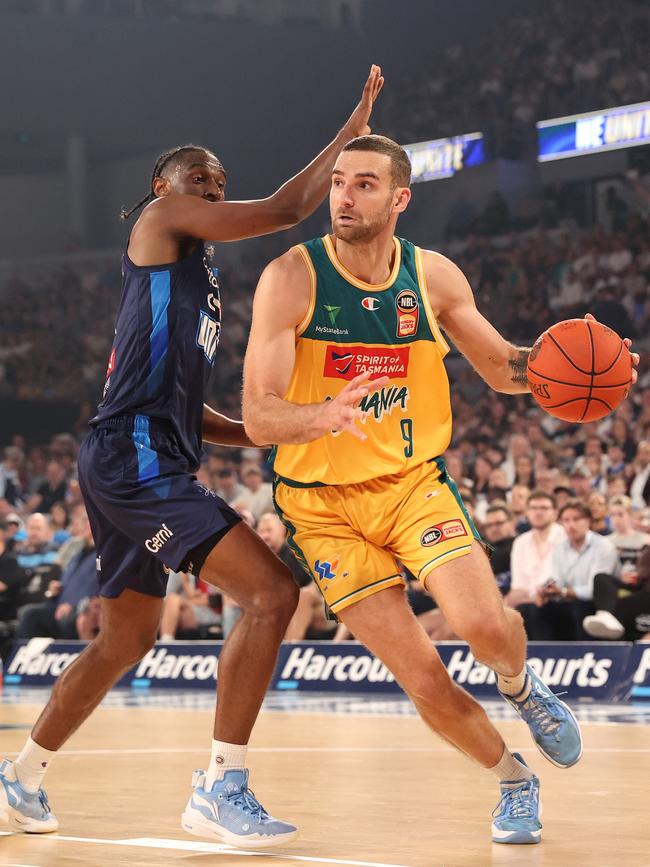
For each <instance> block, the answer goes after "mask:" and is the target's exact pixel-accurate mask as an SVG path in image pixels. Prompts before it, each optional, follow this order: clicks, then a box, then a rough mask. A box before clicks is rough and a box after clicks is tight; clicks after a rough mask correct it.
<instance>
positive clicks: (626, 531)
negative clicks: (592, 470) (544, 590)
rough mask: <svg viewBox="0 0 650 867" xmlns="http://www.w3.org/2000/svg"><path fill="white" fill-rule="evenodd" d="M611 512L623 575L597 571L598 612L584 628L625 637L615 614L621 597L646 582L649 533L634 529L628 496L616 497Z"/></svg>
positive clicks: (593, 633)
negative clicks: (642, 566)
mask: <svg viewBox="0 0 650 867" xmlns="http://www.w3.org/2000/svg"><path fill="white" fill-rule="evenodd" d="M610 514H611V522H612V528H613V532H612V534H611V536H610V537H609V541H611V542H612V543H613V544H614V545H615V546H616V550H617V552H618V557H619V561H620V563H621V570H620V575H619V577H618V578H617V577H615V576H614V575H596V577H595V579H594V607H595V609H596V613H595V614H592V615H589V616H588V617H585V619H584V621H583V626H584V629H585V632H587V633H588V634H589V635H591V636H593V637H595V638H606V639H609V640H611V641H616V640H617V639H619V638H622V637H623V634H624V632H625V627H624V626H623V624H622V623H621V622H620V621H619V620H618V619H617V617H616V616H615V612H616V610H617V603H618V601H619V597H621V596H623V597H625V596H627V595H628V594H629V593H631V592H635V591H638V590H639V589H640V587H641V585H642V584H643V580H641V579H640V578H639V561H640V559H641V553H642V551H643V549H644V548H646V547H647V546H648V545H650V535H649V534H648V533H642V532H640V531H639V530H636V529H635V527H634V522H633V520H632V504H631V500H630V498H629V497H624V496H623V497H615V498H614V499H613V500H612V501H611V503H610ZM649 589H650V588H649ZM620 591H623V593H621V592H620ZM649 610H650V609H649ZM630 640H634V639H630Z"/></svg>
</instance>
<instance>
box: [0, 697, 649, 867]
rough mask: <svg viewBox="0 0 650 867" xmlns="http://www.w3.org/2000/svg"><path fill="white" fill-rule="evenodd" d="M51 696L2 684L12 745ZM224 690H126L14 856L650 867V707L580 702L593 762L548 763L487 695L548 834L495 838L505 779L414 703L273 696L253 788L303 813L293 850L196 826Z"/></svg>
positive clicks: (0, 717) (227, 865) (63, 763)
mask: <svg viewBox="0 0 650 867" xmlns="http://www.w3.org/2000/svg"><path fill="white" fill-rule="evenodd" d="M46 695H47V693H46V692H45V691H43V690H34V689H31V690H29V689H24V688H23V689H13V688H12V689H5V692H4V694H3V695H2V697H1V698H0V754H8V755H12V754H15V753H16V752H17V751H18V750H19V749H20V748H21V746H22V744H23V742H24V739H25V737H26V736H27V734H28V732H29V729H30V726H31V723H32V721H33V720H34V719H35V717H36V715H37V713H38V711H39V709H40V707H41V706H42V704H43V702H44V700H45V698H46ZM211 703H212V698H211V696H210V694H208V693H207V692H206V693H200V694H197V693H196V692H193V693H190V692H186V693H179V692H173V693H172V692H166V693H163V694H161V693H160V692H158V693H151V694H147V695H142V694H138V693H133V692H128V691H125V692H121V691H114V692H113V693H111V694H110V695H109V697H108V698H107V700H106V701H105V702H104V704H103V705H102V706H101V707H100V708H99V709H98V710H97V711H96V712H95V714H94V715H93V716H92V717H91V719H90V720H89V721H88V722H87V723H86V724H85V725H84V726H83V727H82V728H81V729H80V731H79V732H78V733H77V734H76V735H75V736H74V737H73V738H72V739H71V740H70V741H69V743H68V744H67V745H66V747H65V748H64V750H63V751H62V752H61V753H60V754H59V755H58V756H57V758H56V760H55V761H54V762H53V764H52V767H51V769H50V771H49V772H48V777H47V785H46V788H47V790H48V794H49V797H50V802H51V804H52V806H53V809H54V810H55V812H56V814H57V815H58V817H59V820H60V822H61V829H60V831H59V832H58V833H56V834H51V835H42V836H37V835H30V836H28V835H24V834H12V833H9V832H7V831H6V826H5V827H4V828H0V832H2V834H1V835H0V864H1V865H5V867H10V865H13V867H68V865H77V867H95V865H97V867H100V865H101V867H103V865H111V867H113V865H148V867H152V865H156V867H162V865H169V867H180V865H187V867H213V865H220V867H241V865H255V867H262V865H264V864H268V865H269V867H285V865H286V867H299V865H309V864H314V865H344V867H345V865H350V867H470V865H472V867H473V865H498V867H519V865H526V867H528V865H532V867H538V865H539V867H541V865H544V867H570V865H580V867H619V865H621V867H623V865H624V867H650V704H647V705H645V706H643V705H637V706H618V707H617V706H610V707H605V706H594V705H591V706H587V707H584V706H583V707H580V708H578V711H577V713H578V715H579V717H580V719H581V724H582V729H583V736H584V741H585V753H584V756H583V758H582V760H581V762H580V763H579V764H578V765H577V766H576V767H574V768H572V769H569V770H564V771H563V770H559V769H557V768H555V767H553V766H552V765H550V764H549V763H548V762H546V760H545V759H544V758H543V757H542V756H541V755H540V754H539V753H538V752H537V750H536V749H535V748H534V747H533V745H532V742H531V740H530V737H529V735H528V731H527V729H526V727H525V726H524V724H523V723H521V722H520V721H518V720H517V719H515V718H514V715H513V713H512V711H511V709H510V708H509V707H507V706H506V705H505V704H504V703H502V702H494V703H489V704H487V705H486V707H487V709H488V712H489V713H490V715H491V716H492V718H493V719H494V720H495V724H496V725H497V726H498V728H499V729H500V731H501V732H502V733H503V735H504V737H505V739H506V741H507V743H508V744H509V746H510V747H511V748H512V749H517V750H520V751H521V752H522V753H523V755H524V757H525V758H526V760H527V761H528V762H529V763H530V764H531V765H532V766H533V767H534V769H535V770H536V771H537V772H538V773H539V775H540V777H541V780H542V798H543V802H544V816H543V821H544V831H543V841H542V843H541V844H540V845H537V846H504V845H498V844H494V843H492V842H491V841H490V813H491V810H492V809H493V808H494V806H495V805H496V802H497V800H498V794H497V785H496V781H494V780H493V779H492V777H491V776H490V775H489V774H487V773H485V772H483V771H482V770H481V769H480V768H477V767H474V766H473V764H472V763H471V762H469V760H467V759H464V758H463V757H462V756H460V755H458V754H457V753H455V752H454V751H453V750H452V749H451V748H450V747H448V746H447V744H446V743H444V742H443V741H441V740H439V739H437V738H436V737H435V736H433V735H432V734H431V733H430V732H429V731H428V730H427V728H426V727H425V726H424V724H423V723H422V722H421V721H420V720H419V719H418V717H417V716H416V715H415V713H414V711H413V709H412V708H411V706H410V704H409V703H408V702H406V700H403V699H400V698H398V699H396V698H391V699H386V700H382V699H372V700H371V699H368V698H366V699H360V698H359V697H351V696H344V697H341V698H331V697H329V698H328V697H323V696H320V697H319V696H308V697H306V698H305V697H301V696H298V695H278V694H275V695H273V694H272V695H270V696H269V697H268V698H267V701H266V703H265V708H264V710H263V712H262V714H261V715H260V718H259V721H258V724H257V726H256V729H255V731H254V735H253V739H252V742H251V749H250V759H249V765H250V768H251V774H252V779H251V785H252V787H253V789H254V791H255V792H256V794H257V795H258V796H259V798H260V800H261V801H262V803H264V805H265V806H266V807H267V809H269V811H270V812H272V813H274V814H275V815H277V816H279V817H282V818H285V819H287V820H291V821H294V822H296V824H298V825H299V826H300V829H301V833H300V837H299V838H298V840H296V841H295V842H294V843H293V844H291V845H290V846H287V847H285V848H284V849H281V850H277V849H275V850H262V851H259V852H238V851H237V850H234V849H231V848H229V847H226V846H220V845H219V844H217V843H212V842H210V841H208V840H205V841H203V840H200V839H199V838H196V837H190V836H189V835H187V834H185V833H184V832H183V831H182V830H181V829H180V826H179V816H180V813H181V811H182V809H183V807H184V805H185V801H186V799H187V797H188V795H189V792H190V779H191V773H192V771H193V769H195V768H197V767H201V766H202V763H204V762H205V759H206V757H207V755H208V748H209V741H210V732H211V719H212V711H211Z"/></svg>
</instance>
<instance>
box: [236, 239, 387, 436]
mask: <svg viewBox="0 0 650 867" xmlns="http://www.w3.org/2000/svg"><path fill="white" fill-rule="evenodd" d="M309 300H310V281H309V273H308V272H307V269H306V267H305V263H304V261H303V260H302V257H301V256H300V254H299V253H298V252H297V251H295V250H289V252H288V253H285V254H284V255H283V256H281V257H280V258H279V259H275V260H274V261H273V262H271V263H270V265H268V266H267V267H266V269H265V270H264V272H263V273H262V276H261V277H260V281H259V283H258V285H257V290H256V292H255V300H254V302H253V324H252V326H251V333H250V337H249V340H248V349H247V350H246V358H245V360H244V398H243V417H244V425H245V426H246V432H247V433H248V435H249V436H250V438H251V440H252V441H253V442H254V443H257V444H258V445H261V444H263V443H269V442H271V443H275V444H278V445H279V444H281V443H306V442H311V441H312V440H316V439H318V438H319V437H322V436H324V435H325V434H327V433H330V432H331V431H334V430H335V431H348V432H349V433H351V434H352V435H353V436H356V437H358V438H359V439H366V435H365V434H364V433H363V431H362V430H361V429H360V428H359V427H358V426H357V424H356V423H357V421H359V420H360V419H361V417H362V411H361V409H359V402H360V401H361V400H362V399H363V398H364V397H365V395H367V394H368V393H369V392H370V391H373V390H375V389H376V388H381V387H382V386H383V385H386V384H387V382H388V378H387V377H382V378H381V379H377V380H373V382H372V384H370V385H369V384H368V379H369V374H367V375H366V374H364V375H362V376H358V377H356V378H355V379H353V380H351V381H350V382H349V383H348V384H347V385H346V387H345V388H344V389H343V390H342V391H341V392H340V394H338V395H337V396H336V397H335V398H334V399H333V400H324V401H320V402H318V403H308V404H297V403H291V402H290V401H287V400H284V395H285V394H286V393H287V389H288V387H289V381H290V379H291V373H292V371H293V366H294V363H295V359H296V328H297V326H298V325H299V324H300V323H301V322H302V320H303V319H304V317H305V315H306V313H307V310H308V307H309Z"/></svg>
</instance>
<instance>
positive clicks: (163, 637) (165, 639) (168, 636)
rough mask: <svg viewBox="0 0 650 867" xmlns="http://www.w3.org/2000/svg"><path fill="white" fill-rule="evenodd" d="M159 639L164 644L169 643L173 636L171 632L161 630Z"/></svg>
mask: <svg viewBox="0 0 650 867" xmlns="http://www.w3.org/2000/svg"><path fill="white" fill-rule="evenodd" d="M159 640H160V641H162V642H163V643H164V644H169V643H170V642H172V641H173V640H174V636H173V635H172V634H171V632H163V633H162V635H161V636H160V639H159Z"/></svg>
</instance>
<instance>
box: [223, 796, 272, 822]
mask: <svg viewBox="0 0 650 867" xmlns="http://www.w3.org/2000/svg"><path fill="white" fill-rule="evenodd" d="M226 800H227V801H228V803H229V804H232V805H233V806H235V807H239V808H240V809H241V810H243V811H244V812H245V813H249V814H250V815H251V816H252V817H253V818H254V819H257V821H258V822H261V821H263V820H264V819H268V818H269V814H268V813H267V812H266V810H265V809H264V807H263V806H262V805H261V804H260V802H259V801H258V800H257V798H256V797H255V794H254V793H253V792H252V791H251V790H250V789H248V788H246V789H239V791H237V792H231V793H230V794H229V795H226Z"/></svg>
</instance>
